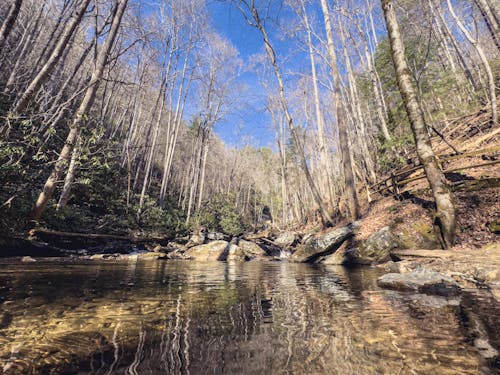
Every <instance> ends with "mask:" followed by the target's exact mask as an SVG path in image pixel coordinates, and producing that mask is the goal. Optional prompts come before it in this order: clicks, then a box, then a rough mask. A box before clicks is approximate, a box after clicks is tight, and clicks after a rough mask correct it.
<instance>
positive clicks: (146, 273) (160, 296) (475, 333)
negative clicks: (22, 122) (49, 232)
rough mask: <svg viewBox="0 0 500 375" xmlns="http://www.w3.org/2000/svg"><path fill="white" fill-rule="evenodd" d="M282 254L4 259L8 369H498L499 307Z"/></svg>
mask: <svg viewBox="0 0 500 375" xmlns="http://www.w3.org/2000/svg"><path fill="white" fill-rule="evenodd" d="M379 275H380V271H379V270H377V269H371V268H360V269H355V270H349V269H345V268H342V267H313V266H309V265H305V264H293V263H286V262H247V263H224V262H216V263H202V262H188V261H168V262H165V261H135V260H134V261H102V262H96V261H68V260H66V261H61V260H50V261H49V260H46V261H37V262H34V263H21V262H19V260H9V261H5V260H4V261H1V262H0V374H2V372H3V373H4V374H17V373H34V374H43V373H54V374H141V375H142V374H191V375H195V374H204V375H205V374H307V375H309V374H339V375H340V374H342V375H348V374H489V373H493V374H494V373H497V372H498V371H499V370H498V368H496V366H498V358H497V359H496V361H497V362H495V359H490V360H487V359H485V358H484V357H485V356H484V355H481V354H480V352H481V351H483V354H484V353H486V356H488V355H487V354H488V353H489V354H490V355H489V356H490V357H491V351H492V350H493V351H495V350H499V346H500V338H499V337H500V332H499V330H500V328H499V327H500V305H499V304H498V302H495V300H494V299H492V298H491V296H490V295H489V294H488V293H486V292H485V293H482V292H481V293H480V292H475V293H466V294H464V295H463V296H462V297H460V298H454V299H446V298H444V297H431V296H425V295H419V294H413V293H402V292H395V291H388V290H381V289H380V288H378V287H377V285H376V279H377V277H378V276H379Z"/></svg>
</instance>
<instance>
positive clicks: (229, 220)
mask: <svg viewBox="0 0 500 375" xmlns="http://www.w3.org/2000/svg"><path fill="white" fill-rule="evenodd" d="M197 219H198V222H199V224H201V225H203V226H205V227H207V228H208V230H210V231H215V232H222V233H225V234H228V235H233V236H236V235H239V234H241V233H243V232H244V231H245V230H246V229H248V224H247V221H246V220H245V218H244V217H243V215H242V214H241V213H239V212H238V210H237V208H236V206H235V205H234V198H233V197H232V196H231V195H226V194H220V195H217V196H215V197H213V198H212V199H210V202H207V203H206V204H205V205H204V206H203V208H202V210H201V211H200V213H199V214H198V216H197Z"/></svg>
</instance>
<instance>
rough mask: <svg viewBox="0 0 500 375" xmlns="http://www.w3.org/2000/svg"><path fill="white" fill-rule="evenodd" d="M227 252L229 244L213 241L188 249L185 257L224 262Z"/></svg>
mask: <svg viewBox="0 0 500 375" xmlns="http://www.w3.org/2000/svg"><path fill="white" fill-rule="evenodd" d="M228 251H229V242H227V241H213V242H210V243H207V244H205V245H198V246H194V247H192V248H190V249H188V250H187V251H186V252H185V256H186V257H187V258H189V259H194V260H202V261H216V260H226V257H227V252H228Z"/></svg>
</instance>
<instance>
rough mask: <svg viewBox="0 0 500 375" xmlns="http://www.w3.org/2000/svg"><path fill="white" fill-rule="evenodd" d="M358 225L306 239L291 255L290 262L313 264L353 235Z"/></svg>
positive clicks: (350, 225)
mask: <svg viewBox="0 0 500 375" xmlns="http://www.w3.org/2000/svg"><path fill="white" fill-rule="evenodd" d="M358 226H359V224H358V223H352V224H349V225H347V226H345V227H342V228H338V229H335V230H332V231H330V232H328V233H326V234H323V235H321V236H319V237H315V238H314V237H313V238H307V240H306V241H303V243H302V244H301V245H300V246H299V247H298V249H297V251H295V253H293V254H292V256H291V257H290V260H293V261H295V262H313V261H315V260H317V259H319V258H320V257H322V256H326V255H329V254H332V253H333V252H335V251H336V250H337V249H338V248H339V247H340V245H342V243H343V242H344V241H345V240H347V239H348V238H350V237H352V236H353V235H354V232H355V230H356V229H357V228H358Z"/></svg>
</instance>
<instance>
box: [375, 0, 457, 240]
mask: <svg viewBox="0 0 500 375" xmlns="http://www.w3.org/2000/svg"><path fill="white" fill-rule="evenodd" d="M382 8H383V10H384V16H385V20H386V24H387V30H388V34H389V41H390V45H391V53H392V60H393V63H394V67H395V69H396V79H397V81H398V85H399V91H400V92H401V96H402V98H403V101H404V104H405V107H406V112H407V114H408V118H409V120H410V125H411V129H412V132H413V137H414V138H415V144H416V148H417V154H418V158H419V159H420V162H421V163H422V165H423V167H424V170H425V173H426V175H427V179H428V180H429V185H430V187H431V189H432V193H433V196H434V200H435V202H436V215H435V218H434V229H435V231H436V235H437V236H438V238H440V239H441V244H442V246H443V247H444V248H447V247H450V246H453V243H454V239H455V229H456V217H455V215H456V213H455V206H454V205H453V200H452V197H451V193H450V191H449V190H448V187H447V185H446V181H445V177H444V174H443V172H442V171H441V169H440V167H439V164H438V160H437V158H436V156H435V155H434V152H433V150H432V147H431V141H430V138H429V135H428V133H427V126H426V124H425V119H424V115H423V113H422V109H421V108H420V104H419V101H418V98H417V94H416V91H415V88H414V84H413V82H412V79H411V75H410V70H409V68H408V63H407V60H406V56H405V48H404V44H403V40H402V37H401V33H400V30H399V24H398V21H397V18H396V12H395V10H394V3H393V1H392V0H382Z"/></svg>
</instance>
